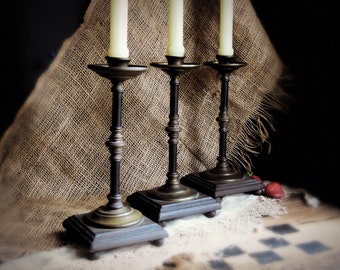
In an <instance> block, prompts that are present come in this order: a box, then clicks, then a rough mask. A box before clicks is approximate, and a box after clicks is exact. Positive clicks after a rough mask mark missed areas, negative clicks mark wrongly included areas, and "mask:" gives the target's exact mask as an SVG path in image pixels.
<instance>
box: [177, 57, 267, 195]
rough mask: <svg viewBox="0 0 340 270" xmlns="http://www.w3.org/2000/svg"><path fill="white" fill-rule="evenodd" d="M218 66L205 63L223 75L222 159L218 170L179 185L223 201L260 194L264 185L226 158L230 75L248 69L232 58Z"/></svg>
mask: <svg viewBox="0 0 340 270" xmlns="http://www.w3.org/2000/svg"><path fill="white" fill-rule="evenodd" d="M216 58H217V60H218V61H217V62H216V61H213V62H206V63H204V64H205V65H206V66H209V67H211V68H212V69H214V70H217V71H218V72H219V74H220V75H221V103H220V112H219V116H218V117H217V119H216V120H217V122H218V124H219V135H220V137H219V156H218V158H217V161H218V162H217V165H216V167H215V168H212V169H209V170H206V171H203V172H196V173H190V174H188V175H186V176H184V177H183V178H182V179H181V180H180V182H181V183H182V184H184V185H187V186H191V187H193V188H195V189H197V190H199V191H201V192H203V193H205V194H207V195H210V196H212V197H214V198H217V199H218V200H219V201H221V199H222V197H223V196H226V195H231V194H236V193H243V192H254V193H257V192H258V193H259V194H261V191H262V190H263V188H264V184H263V183H262V182H260V181H258V180H256V179H254V178H251V177H249V176H247V174H246V173H244V172H242V171H240V170H235V169H234V168H232V167H231V166H230V164H229V163H228V158H227V153H226V151H227V131H228V122H229V119H228V92H229V80H230V74H231V73H232V72H233V71H235V70H237V69H239V68H241V67H243V66H245V65H246V63H245V62H238V61H235V60H234V58H233V57H227V56H222V55H217V56H216Z"/></svg>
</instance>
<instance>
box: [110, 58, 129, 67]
mask: <svg viewBox="0 0 340 270" xmlns="http://www.w3.org/2000/svg"><path fill="white" fill-rule="evenodd" d="M105 59H106V61H107V64H108V66H109V67H127V66H128V65H129V63H130V58H119V57H111V56H105Z"/></svg>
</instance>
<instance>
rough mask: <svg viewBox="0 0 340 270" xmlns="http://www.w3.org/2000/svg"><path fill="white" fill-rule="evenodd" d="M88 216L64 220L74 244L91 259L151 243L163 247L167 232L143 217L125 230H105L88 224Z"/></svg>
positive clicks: (76, 216)
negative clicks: (101, 254) (101, 253)
mask: <svg viewBox="0 0 340 270" xmlns="http://www.w3.org/2000/svg"><path fill="white" fill-rule="evenodd" d="M86 215H87V214H79V215H73V216H70V217H68V218H67V219H65V220H64V222H63V226H64V228H65V229H67V233H68V235H69V237H70V239H72V240H73V241H74V242H76V243H77V244H79V245H81V246H82V247H83V248H84V249H85V250H86V252H87V256H88V258H89V259H92V260H96V259H98V258H99V257H100V252H102V251H105V250H109V249H114V248H118V247H122V246H130V245H134V244H138V243H140V242H147V241H149V242H150V243H151V244H153V245H155V246H161V245H163V243H164V238H165V237H167V236H168V234H167V232H166V231H165V230H164V229H163V228H162V227H161V226H160V225H159V224H157V223H155V222H153V221H151V220H150V219H148V218H147V217H143V219H142V221H141V223H138V224H137V225H134V226H129V227H124V228H115V229H110V228H104V227H98V226H96V227H95V226H91V225H89V224H88V223H87V222H86Z"/></svg>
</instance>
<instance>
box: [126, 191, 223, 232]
mask: <svg viewBox="0 0 340 270" xmlns="http://www.w3.org/2000/svg"><path fill="white" fill-rule="evenodd" d="M198 194H199V195H198V197H197V198H195V199H191V200H187V201H176V202H173V201H170V202H169V201H162V200H156V199H153V198H150V197H149V196H148V195H147V191H138V192H135V193H133V194H131V195H130V196H128V197H127V199H126V200H127V202H128V203H129V204H130V205H131V206H132V207H133V208H135V209H138V210H139V211H141V212H142V213H143V214H144V215H145V216H147V217H148V218H150V219H151V220H153V221H155V222H157V223H159V224H161V225H162V226H164V225H165V224H166V222H167V221H170V220H173V219H177V218H181V217H185V216H190V215H195V214H204V215H206V216H207V217H214V216H215V215H216V210H219V209H221V205H220V203H218V202H217V200H216V199H214V198H212V197H210V196H207V195H206V194H203V193H200V192H198Z"/></svg>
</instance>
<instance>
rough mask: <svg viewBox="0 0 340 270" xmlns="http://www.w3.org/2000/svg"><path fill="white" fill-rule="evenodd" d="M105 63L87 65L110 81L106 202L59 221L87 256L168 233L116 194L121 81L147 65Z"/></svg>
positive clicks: (114, 60) (118, 61) (120, 143)
mask: <svg viewBox="0 0 340 270" xmlns="http://www.w3.org/2000/svg"><path fill="white" fill-rule="evenodd" d="M106 59H107V62H108V65H102V64H96V65H89V66H88V67H89V68H90V69H91V70H93V71H94V72H96V73H97V74H99V75H100V76H102V77H104V78H106V79H109V80H110V81H111V83H112V89H111V90H112V93H113V95H112V126H111V132H112V133H111V136H110V138H109V140H108V141H107V142H106V146H107V147H108V148H109V150H110V153H111V156H110V161H111V173H110V180H111V181H110V193H109V194H108V196H107V199H108V202H107V204H106V205H103V206H100V207H98V208H97V209H95V210H94V211H91V212H89V213H85V214H80V215H73V216H70V217H68V218H67V219H66V220H64V221H63V226H64V228H65V229H66V230H67V232H68V234H69V236H70V237H72V238H74V240H75V241H76V242H78V243H79V244H81V245H82V246H84V248H85V249H86V250H87V251H88V255H89V258H90V259H97V258H99V252H100V251H103V250H108V249H113V248H117V247H121V246H127V245H133V244H137V243H140V242H146V241H150V242H151V243H152V244H154V245H156V246H161V245H162V244H163V242H164V240H163V238H165V237H168V233H167V232H166V231H165V230H164V228H162V226H160V225H159V224H157V223H155V222H153V221H152V220H150V219H149V218H147V217H145V216H144V215H143V214H142V213H141V212H140V211H139V210H137V209H135V208H133V207H131V206H130V205H128V204H124V203H123V202H122V196H121V194H120V188H119V187H120V163H121V159H122V149H123V146H124V145H125V143H124V140H123V135H122V125H121V118H122V95H123V82H124V81H126V80H128V79H131V78H133V77H135V76H138V75H139V74H141V73H142V72H144V71H145V70H146V69H147V68H146V67H144V66H134V65H129V64H128V63H129V61H130V60H129V59H121V58H112V57H106Z"/></svg>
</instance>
